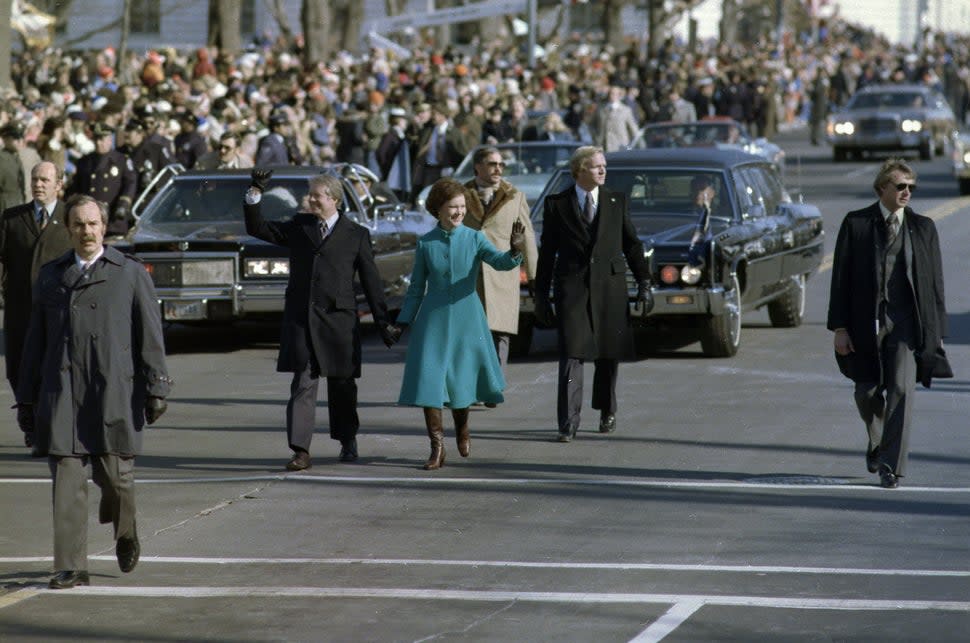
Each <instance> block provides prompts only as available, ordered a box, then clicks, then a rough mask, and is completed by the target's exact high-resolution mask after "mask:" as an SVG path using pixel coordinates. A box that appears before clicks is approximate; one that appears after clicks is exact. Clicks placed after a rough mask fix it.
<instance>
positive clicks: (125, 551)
mask: <svg viewBox="0 0 970 643" xmlns="http://www.w3.org/2000/svg"><path fill="white" fill-rule="evenodd" d="M140 554H141V545H140V544H139V543H138V533H137V532H135V531H132V534H131V536H125V537H122V538H119V539H118V543H117V544H116V545H115V556H117V557H118V567H119V568H120V569H121V571H123V572H124V573H126V574H127V573H128V572H130V571H131V570H133V569H134V568H135V565H137V564H138V556H139V555H140Z"/></svg>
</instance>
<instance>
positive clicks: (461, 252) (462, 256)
mask: <svg viewBox="0 0 970 643" xmlns="http://www.w3.org/2000/svg"><path fill="white" fill-rule="evenodd" d="M465 195H466V191H465V187H464V186H463V185H462V184H461V183H459V182H458V181H456V180H454V179H450V178H446V179H441V180H439V181H437V182H436V183H435V184H434V185H433V186H432V188H431V191H430V192H429V193H428V198H427V201H426V204H427V206H426V207H427V208H428V211H429V212H430V213H431V214H433V215H434V216H435V217H436V218H437V219H438V225H437V226H435V228H434V229H432V230H431V231H430V232H428V233H427V234H425V235H424V236H423V237H421V239H420V240H419V241H418V248H417V251H416V252H415V255H414V269H413V271H412V273H411V285H410V286H409V287H408V292H407V296H406V297H405V299H404V306H403V307H402V308H401V313H400V314H399V315H398V318H397V321H398V323H399V324H401V325H408V326H410V328H411V337H410V339H409V340H408V352H407V358H406V360H405V362H404V377H403V380H402V382H401V395H400V397H399V399H398V403H399V404H406V405H409V406H420V407H423V408H424V420H425V424H426V425H427V429H428V437H429V438H430V439H431V457H430V458H429V459H428V462H427V463H425V465H424V468H425V469H438V468H439V467H441V465H443V464H444V462H445V446H444V428H443V426H442V419H441V409H442V407H444V406H447V407H449V408H451V414H452V417H453V419H454V421H455V432H456V434H457V438H458V453H460V454H461V455H462V457H466V456H467V455H468V451H469V447H470V438H469V432H468V407H469V406H471V405H472V404H473V403H475V402H476V401H481V402H494V403H498V402H501V401H502V400H503V398H502V390H503V389H504V388H505V378H503V377H502V369H501V367H500V366H499V362H498V357H497V355H496V353H495V347H494V345H493V344H492V334H491V331H489V329H488V321H487V319H486V318H485V310H484V309H483V308H482V302H481V300H480V299H479V297H478V294H477V293H476V291H475V284H476V283H477V281H478V272H479V270H480V266H481V264H482V262H483V261H484V262H485V263H487V264H488V265H490V266H492V267H493V268H495V269H496V270H512V269H514V268H517V267H518V266H519V264H520V263H522V250H523V249H524V247H525V227H524V226H523V225H522V224H521V223H516V227H513V228H512V237H511V244H510V245H511V248H512V249H511V250H509V251H508V252H500V251H499V250H496V249H495V246H493V245H492V244H491V243H490V242H489V241H488V239H486V238H485V235H483V234H482V233H481V232H479V231H477V230H472V229H471V228H466V227H465V226H463V225H461V222H462V220H463V219H464V218H465Z"/></svg>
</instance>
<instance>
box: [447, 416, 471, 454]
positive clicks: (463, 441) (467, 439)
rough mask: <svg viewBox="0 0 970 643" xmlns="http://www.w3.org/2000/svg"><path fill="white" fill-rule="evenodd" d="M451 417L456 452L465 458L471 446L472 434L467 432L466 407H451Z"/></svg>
mask: <svg viewBox="0 0 970 643" xmlns="http://www.w3.org/2000/svg"><path fill="white" fill-rule="evenodd" d="M451 417H452V418H454V420H455V437H456V438H457V440H458V453H459V454H460V455H461V457H463V458H467V457H468V452H469V450H470V449H471V446H472V436H471V435H470V434H469V432H468V409H467V408H466V409H452V410H451Z"/></svg>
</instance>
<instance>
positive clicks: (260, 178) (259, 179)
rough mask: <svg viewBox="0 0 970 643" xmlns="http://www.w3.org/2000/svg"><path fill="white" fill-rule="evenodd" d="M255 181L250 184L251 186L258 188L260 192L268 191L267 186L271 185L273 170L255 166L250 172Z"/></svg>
mask: <svg viewBox="0 0 970 643" xmlns="http://www.w3.org/2000/svg"><path fill="white" fill-rule="evenodd" d="M249 176H250V177H252V179H253V181H252V183H250V184H249V187H251V188H256V189H257V190H259V191H260V192H265V191H266V186H267V185H269V180H270V179H271V178H272V177H273V170H261V169H259V168H255V167H254V168H253V171H252V172H250V173H249Z"/></svg>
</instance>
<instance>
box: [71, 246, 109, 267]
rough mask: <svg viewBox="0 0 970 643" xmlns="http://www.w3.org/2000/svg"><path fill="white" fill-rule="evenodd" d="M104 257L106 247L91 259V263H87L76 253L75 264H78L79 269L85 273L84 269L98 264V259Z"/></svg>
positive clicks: (102, 247)
mask: <svg viewBox="0 0 970 643" xmlns="http://www.w3.org/2000/svg"><path fill="white" fill-rule="evenodd" d="M102 255H104V246H101V249H100V250H98V254H96V255H95V256H93V257H91V260H90V261H85V260H84V259H81V257H80V256H79V255H78V253H76V252H75V253H74V263H76V264H77V267H78V268H79V269H80V270H81V272H84V269H85V268H87V267H88V266H90V265H92V264H93V263H94V262H96V261H97V260H98V259H100V258H101V257H102Z"/></svg>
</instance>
